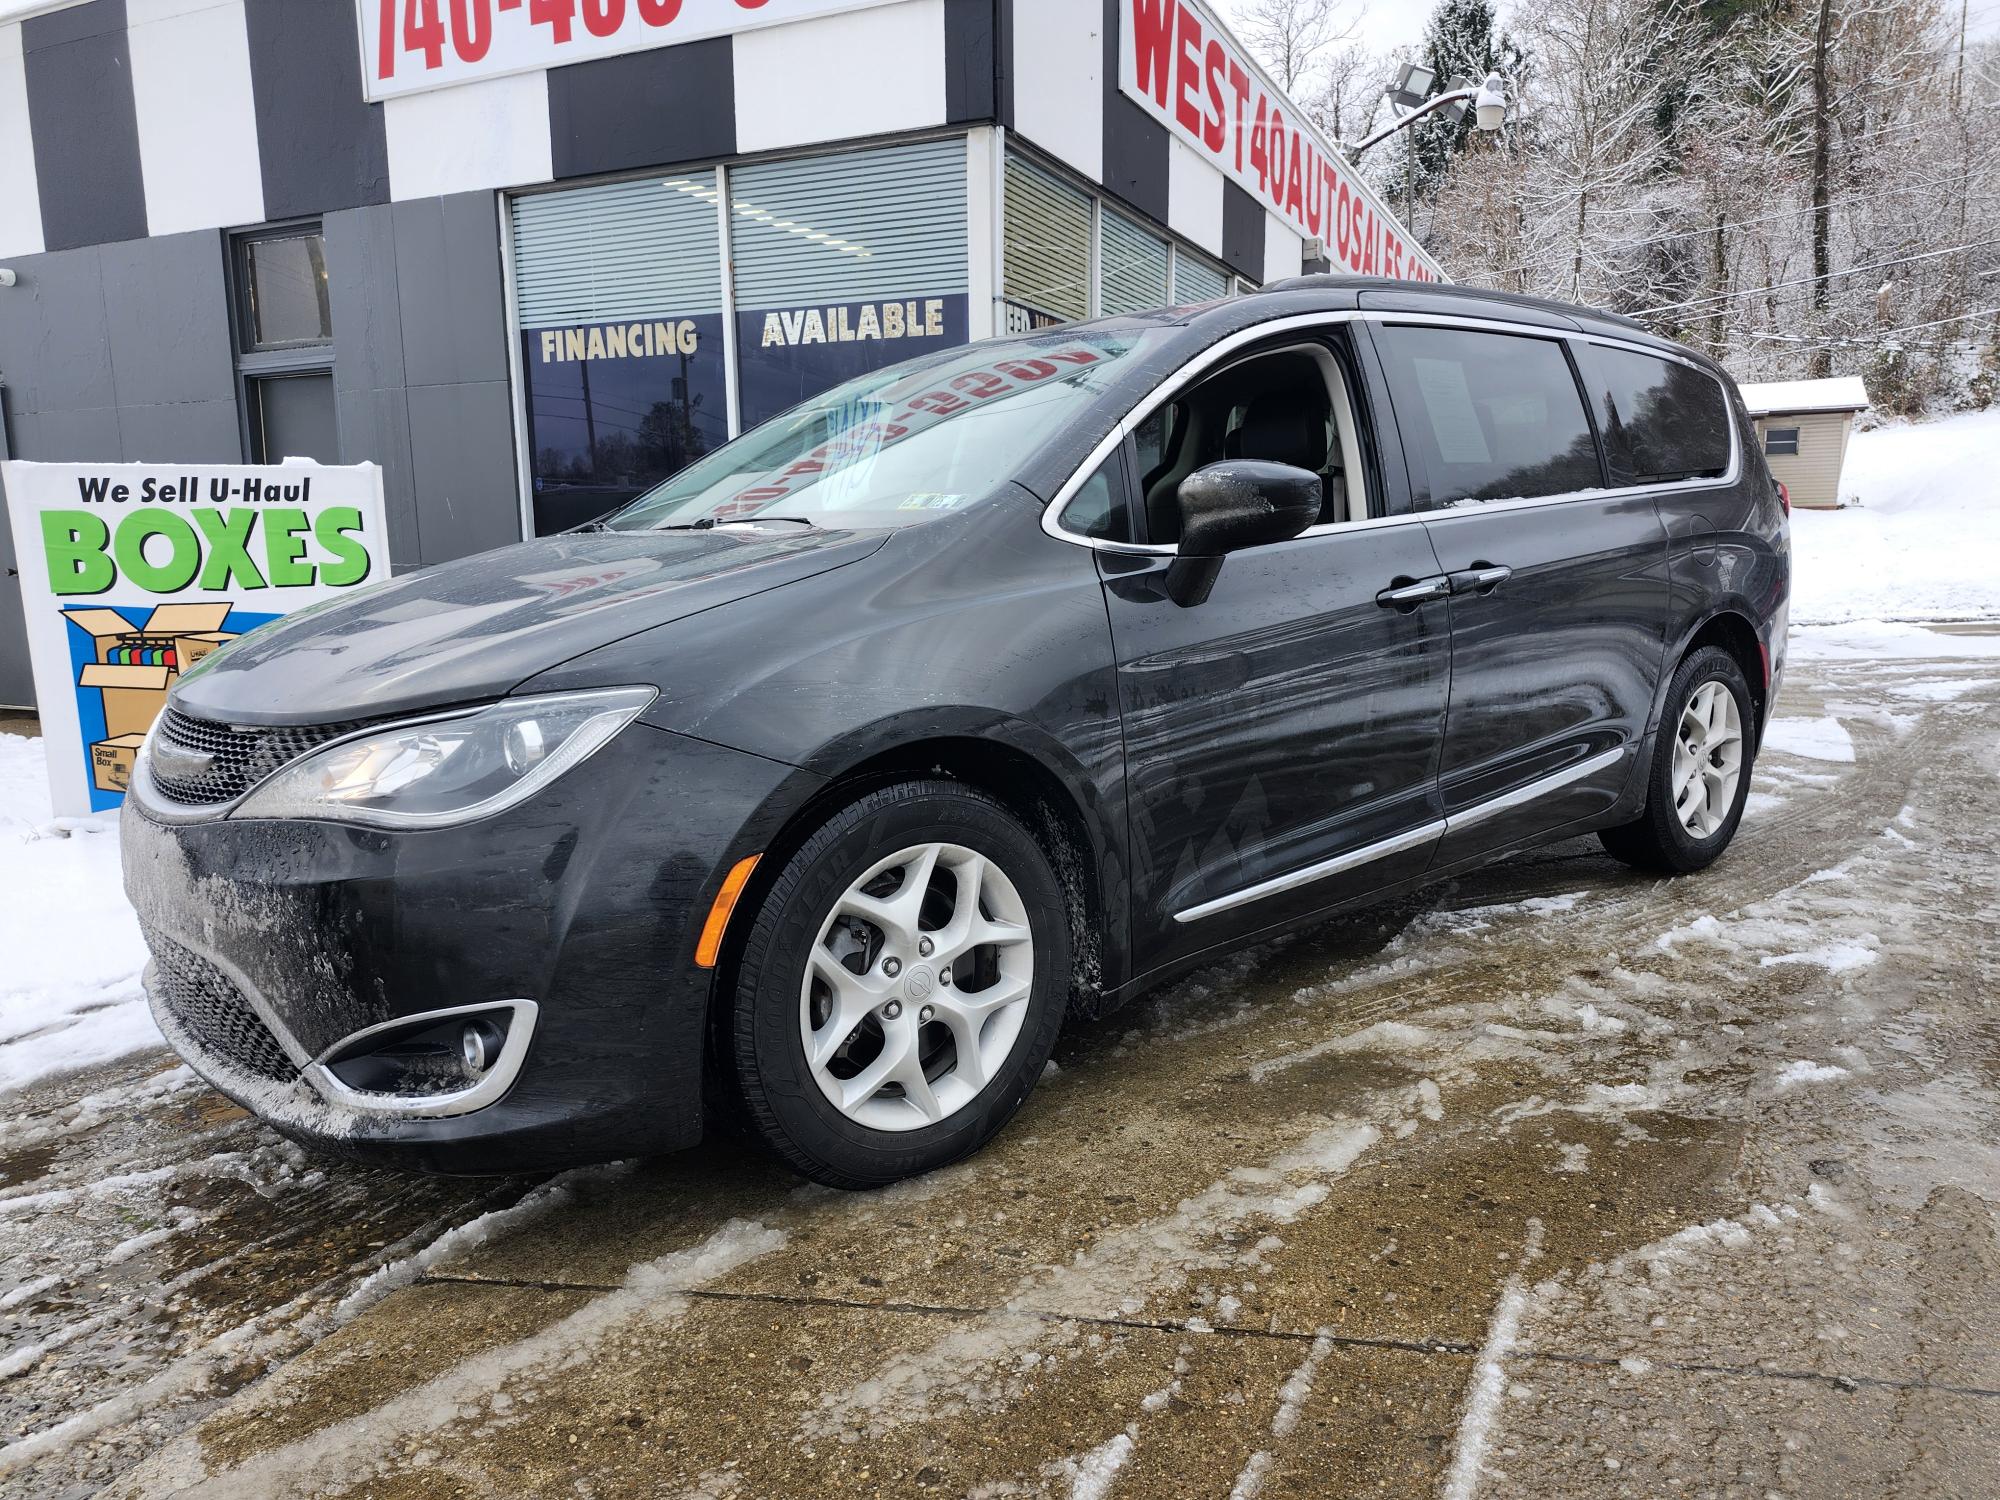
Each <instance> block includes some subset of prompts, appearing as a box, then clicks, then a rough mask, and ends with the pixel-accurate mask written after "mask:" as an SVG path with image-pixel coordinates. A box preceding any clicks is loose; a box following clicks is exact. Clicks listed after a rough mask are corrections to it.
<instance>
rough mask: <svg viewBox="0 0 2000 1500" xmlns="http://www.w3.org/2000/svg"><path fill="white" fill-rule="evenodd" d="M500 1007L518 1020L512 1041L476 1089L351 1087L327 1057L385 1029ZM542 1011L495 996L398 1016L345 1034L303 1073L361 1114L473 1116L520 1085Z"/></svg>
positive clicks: (334, 1100) (511, 1028)
mask: <svg viewBox="0 0 2000 1500" xmlns="http://www.w3.org/2000/svg"><path fill="white" fill-rule="evenodd" d="M496 1010H508V1011H512V1012H513V1019H512V1020H511V1021H509V1022H508V1024H507V1039H506V1040H505V1041H504V1042H502V1043H501V1044H500V1055H499V1056H498V1057H497V1058H495V1059H494V1060H493V1066H492V1067H490V1068H488V1069H487V1070H486V1073H485V1075H484V1076H483V1077H482V1078H481V1079H480V1080H479V1081H478V1082H477V1083H475V1084H473V1085H472V1086H471V1087H470V1088H463V1089H454V1090H452V1091H451V1092H449V1093H443V1094H380V1093H372V1092H370V1091H368V1090H366V1089H356V1088H349V1087H348V1086H347V1085H346V1084H344V1083H342V1082H341V1081H340V1080H339V1079H338V1078H336V1077H335V1076H334V1074H333V1070H332V1069H331V1068H330V1067H328V1066H327V1059H328V1058H330V1057H332V1056H333V1055H334V1053H336V1052H342V1051H345V1050H346V1049H348V1048H349V1047H352V1046H354V1045H355V1044H356V1043H357V1042H363V1041H366V1040H367V1039H368V1038H369V1037H371V1036H376V1035H379V1034H380V1033H383V1032H387V1031H396V1030H401V1029H402V1028H404V1027H407V1026H413V1025H418V1024H421V1023H423V1022H426V1021H429V1022H438V1021H449V1020H450V1019H451V1018H452V1017H453V1016H477V1015H485V1014H487V1013H489V1012H491V1011H496ZM540 1014H541V1008H540V1007H539V1006H537V1005H536V1004H535V1002H534V1001H532V1000H489V1001H486V1002H484V1003H481V1004H473V1005H451V1006H446V1007H445V1008H444V1009H443V1010H423V1011H418V1012H416V1013H415V1014H414V1015H408V1016H398V1017H396V1018H395V1019H394V1020H392V1021H382V1022H379V1023H377V1024H376V1025H373V1026H364V1027H362V1028H361V1030H359V1031H357V1032H354V1033H352V1034H351V1035H349V1036H344V1037H342V1038H341V1039H340V1040H339V1041H337V1042H335V1043H334V1044H333V1045H332V1046H331V1047H328V1048H327V1049H326V1050H325V1051H324V1052H322V1053H320V1055H319V1056H318V1057H316V1058H314V1059H313V1060H312V1061H311V1062H310V1063H309V1064H308V1065H307V1066H306V1067H305V1069H304V1070H303V1076H304V1078H305V1080H306V1081H307V1082H308V1083H309V1084H311V1085H312V1087H313V1088H314V1089H315V1090H317V1091H318V1092H319V1094H320V1095H321V1096H322V1097H323V1098H325V1099H326V1100H327V1102H328V1103H330V1104H335V1105H338V1106H340V1107H341V1108H343V1109H351V1110H353V1111H355V1112H356V1113H357V1114H366V1115H387V1116H392V1117H395V1118H398V1119H406V1120H444V1119H450V1118H451V1117H452V1116H454V1115H468V1114H471V1113H472V1112H473V1111H474V1110H476V1109H484V1108H486V1106H487V1105H489V1104H493V1103H496V1102H497V1101H498V1100H499V1099H500V1097H501V1095H503V1094H505V1093H506V1092H507V1090H509V1089H510V1088H512V1087H513V1086H514V1080H515V1079H516V1078H518V1077H520V1074H521V1064H522V1063H524V1062H526V1061H527V1057H528V1044H529V1043H530V1042H531V1041H533V1040H534V1035H535V1022H536V1021H537V1020H538V1019H539V1018H540Z"/></svg>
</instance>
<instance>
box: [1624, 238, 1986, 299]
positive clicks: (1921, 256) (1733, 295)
mask: <svg viewBox="0 0 2000 1500" xmlns="http://www.w3.org/2000/svg"><path fill="white" fill-rule="evenodd" d="M1989 245H2000V238H1996V239H1990V240H1974V241H1973V242H1972V243H1971V244H1969V245H1947V246H1946V247H1945V248H1944V249H1942V250H1924V251H1921V252H1919V253H1918V254H1916V255H1903V256H1898V257H1897V258H1896V259H1894V260H1878V261H1873V262H1870V263H1869V264H1867V265H1860V266H1849V267H1848V268H1847V269H1846V270H1844V271H1829V272H1827V274H1826V275H1824V276H1800V277H1797V278H1795V279H1794V280H1791V281H1774V282H1772V283H1771V285H1769V286H1753V287H1747V288H1745V289H1744V290H1742V291H1738V292H1717V293H1715V294H1714V295H1712V296H1708V297H1690V298H1688V299H1687V300H1686V301H1684V302H1662V303H1660V304H1659V305H1658V306H1657V307H1642V308H1640V309H1639V310H1638V311H1637V312H1635V313H1633V314H1631V316H1633V317H1638V318H1643V317H1646V316H1648V315H1650V314H1652V313H1662V312H1674V311H1676V310H1678V309H1680V308H1686V307H1705V306H1706V305H1708V304H1709V303H1711V302H1735V301H1737V300H1739V299H1741V298H1744V297H1761V296H1762V295H1763V294H1764V293H1766V292H1778V291H1783V290H1784V289H1785V288H1787V287H1796V286H1811V285H1813V284H1814V283H1815V282H1820V281H1837V280H1839V279H1840V278H1841V277H1843V276H1859V275H1860V274H1861V273H1862V272H1863V271H1886V270H1890V269H1892V268H1894V267H1896V266H1907V265H1913V264H1915V263H1916V262H1917V261H1920V260H1936V259H1937V258H1938V257H1939V256H1941V255H1959V254H1962V253H1963V252H1965V251H1967V250H1984V249H1985V248H1986V247H1987V246H1989Z"/></svg>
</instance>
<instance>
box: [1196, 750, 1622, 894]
mask: <svg viewBox="0 0 2000 1500" xmlns="http://www.w3.org/2000/svg"><path fill="white" fill-rule="evenodd" d="M1631 750H1632V747H1631V746H1630V745H1618V746H1615V747H1614V748H1612V749H1610V750H1605V751H1602V752H1600V753H1599V754H1596V755H1593V756H1591V757H1590V758H1589V759H1587V760H1581V761H1578V762H1577V763H1576V764H1575V765H1573V766H1565V767H1563V769H1562V770H1560V771H1556V772H1553V773H1551V774H1550V775H1547V776H1542V777H1538V778H1537V779H1536V780H1534V781H1531V782H1529V783H1527V784H1526V785H1525V786H1517V787H1515V788H1514V789H1513V790H1512V791H1511V792H1502V793H1501V794H1500V795H1499V796H1497V797H1489V798H1488V799H1487V800H1486V801H1484V802H1480V803H1475V804H1474V805H1473V806H1471V807H1469V808H1467V809H1466V810H1465V811H1463V812H1456V813H1452V814H1450V815H1448V816H1446V817H1443V818H1439V819H1436V820H1435V821H1433V822H1429V823H1426V824H1424V825H1423V826H1422V827H1420V828H1412V829H1409V830H1407V831H1406V832H1403V833H1399V834H1395V835H1393V836H1392V837H1390V838H1386V839H1382V840H1379V841H1378V842H1376V843H1373V844H1364V845H1362V846H1361V847H1360V848H1359V849H1350V850H1348V851H1347V852H1346V853H1345V854H1336V855H1334V856H1333V857H1332V858H1331V859H1323V860H1320V861H1319V862H1318V863H1317V864H1310V865H1306V866H1304V867H1303V868H1301V869H1297V870H1293V871H1291V872H1289V873H1288V874H1284V875H1274V876H1272V877H1271V878H1270V879H1269V880H1260V881H1258V882H1257V883H1256V884H1255V885H1247V886H1244V887H1243V888H1242V889H1240V890H1235V891H1231V892H1229V893H1228V894H1227V895H1222V896H1217V897H1215V898H1214V899H1212V900H1209V901H1203V902H1200V903H1199V904H1197V905H1194V906H1190V907H1187V908H1185V909H1184V910H1182V911H1177V912H1175V913H1174V920H1175V921H1176V922H1198V921H1200V920H1201V919H1202V918H1203V917H1212V916H1214V915H1215V914H1216V913H1217V912H1224V911H1230V910H1232V909H1233V908H1235V907H1238V906H1245V905H1248V904H1249V903H1250V902H1252V901H1261V900H1263V899H1264V898H1265V897H1266V896H1276V895H1279V894H1280V893H1282V892H1285V891H1291V890H1297V889H1298V888H1299V887H1300V886H1305V885H1311V884H1312V883H1313V882H1314V881H1318V880H1324V879H1326V878H1327V877H1328V876H1329V875H1338V874H1340V873H1341V872H1342V871H1344V870H1352V869H1356V868H1358V867H1359V866H1361V865H1366V864H1372V863H1374V862H1375V861H1376V860H1378V859H1387V858H1388V857H1389V856H1390V855H1392V854H1401V853H1403V852H1404V851H1405V850H1409V849H1414V848H1416V847H1417V846H1418V845H1420V844H1424V843H1427V842H1430V841H1431V840H1434V839H1441V838H1444V837H1446V836H1448V835H1450V834H1453V833H1456V832H1458V831H1459V830H1460V829H1461V828H1474V827H1477V826H1478V825H1479V824H1481V823H1484V822H1486V821H1487V820H1488V819H1490V818H1495V817H1498V816H1499V815H1500V814H1501V813H1503V812H1508V811H1510V810H1512V809H1513V808H1516V807H1524V806H1526V805H1527V804H1528V803H1530V802H1533V801H1535V800H1536V799H1538V798H1541V797H1546V796H1548V795H1549V794H1550V793H1551V792H1559V791H1561V790H1562V789H1563V788H1564V787H1566V786H1568V785H1570V784H1571V783H1572V782H1577V781H1581V780H1583V779H1584V778H1585V777H1586V776H1593V775H1595V774H1596V773H1597V772H1599V771H1604V770H1609V769H1610V768H1611V767H1612V766H1614V765H1616V764H1617V763H1618V762H1620V761H1622V760H1623V759H1624V758H1625V757H1626V756H1627V755H1629V754H1630V753H1631Z"/></svg>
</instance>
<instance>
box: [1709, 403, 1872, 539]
mask: <svg viewBox="0 0 2000 1500" xmlns="http://www.w3.org/2000/svg"><path fill="white" fill-rule="evenodd" d="M1739 389H1740V390H1741V391H1742V392H1743V404H1744V406H1746V407H1747V408H1749V411H1750V417H1751V420H1752V421H1753V422H1755V423H1756V426H1757V440H1758V442H1760V443H1761V444H1762V445H1763V448H1764V458H1765V460H1766V461H1767V462H1768V463H1769V464H1770V465H1771V473H1772V474H1773V475H1774V476H1776V477H1777V479H1778V480H1779V481H1780V482H1781V483H1782V484H1783V485H1784V486H1785V488H1786V490H1787V491H1789V492H1790V494H1791V497H1792V504H1794V505H1805V506H1812V507H1815V508H1819V509H1832V508H1833V507H1834V506H1837V505H1839V504H1840V468H1841V465H1842V464H1843V463H1844V462H1846V459H1847V440H1848V438H1849V437H1851V436H1852V435H1853V433H1854V419H1855V417H1857V416H1858V415H1860V414H1861V413H1862V412H1864V411H1866V410H1867V409H1868V388H1867V387H1866V386H1864V385H1863V384H1862V383H1861V377H1860V376H1859V375H1836V376H1834V377H1833V378H1832V379H1830V380H1771V381H1762V382H1758V381H1753V382H1751V383H1749V384H1747V385H1743V386H1741V387H1739Z"/></svg>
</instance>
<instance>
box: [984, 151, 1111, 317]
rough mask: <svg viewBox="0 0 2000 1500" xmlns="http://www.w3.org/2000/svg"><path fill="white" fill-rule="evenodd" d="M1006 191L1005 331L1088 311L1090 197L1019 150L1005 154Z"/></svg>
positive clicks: (1086, 314)
mask: <svg viewBox="0 0 2000 1500" xmlns="http://www.w3.org/2000/svg"><path fill="white" fill-rule="evenodd" d="M1006 195H1007V196H1006V206H1005V209H1004V211H1003V213H1002V215H1001V254H1002V255H1003V257H1004V262H1005V285H1004V287H1003V293H1002V294H1003V296H1004V298H1005V300H1006V304H1007V306H1006V313H1007V332H1009V333H1026V332H1027V331H1028V330H1029V329H1032V328H1048V327H1052V326H1053V325H1055V324H1057V323H1069V322H1073V321H1074V320H1076V319H1078V318H1087V317H1089V316H1090V281H1091V274H1090V221H1091V211H1092V204H1091V200H1090V198H1089V197H1088V196H1087V195H1085V194H1083V193H1080V192H1078V191H1077V190H1076V189H1075V188H1073V187H1071V186H1070V185H1069V184H1068V183H1066V182H1063V181H1061V180H1059V179H1058V178H1056V177H1053V176H1051V175H1050V174H1049V173H1047V172H1044V171H1042V170H1041V169H1040V168H1038V167H1033V166H1030V165H1029V164H1028V163H1027V162H1025V161H1023V160H1021V158H1020V157H1018V156H1009V157H1008V158H1007V176H1006Z"/></svg>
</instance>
